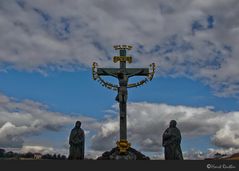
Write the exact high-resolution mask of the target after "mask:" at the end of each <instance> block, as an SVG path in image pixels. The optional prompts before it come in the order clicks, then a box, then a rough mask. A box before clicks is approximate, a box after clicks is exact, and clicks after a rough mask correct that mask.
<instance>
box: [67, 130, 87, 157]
mask: <svg viewBox="0 0 239 171" xmlns="http://www.w3.org/2000/svg"><path fill="white" fill-rule="evenodd" d="M69 144H70V155H69V159H71V160H83V159H84V153H85V133H84V131H83V129H81V128H76V127H75V128H73V129H72V130H71V134H70V139H69Z"/></svg>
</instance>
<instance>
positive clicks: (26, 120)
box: [0, 94, 99, 148]
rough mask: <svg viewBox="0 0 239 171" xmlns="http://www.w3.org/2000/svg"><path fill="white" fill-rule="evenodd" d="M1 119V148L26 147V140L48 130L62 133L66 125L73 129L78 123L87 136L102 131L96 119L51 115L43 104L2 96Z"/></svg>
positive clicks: (0, 101)
mask: <svg viewBox="0 0 239 171" xmlns="http://www.w3.org/2000/svg"><path fill="white" fill-rule="evenodd" d="M0 118H1V119H0V146H1V147H11V148H21V147H22V146H23V145H25V144H24V138H25V137H29V136H33V135H38V134H41V133H43V132H44V131H47V130H48V131H55V132H59V131H61V130H62V128H64V127H65V126H66V125H72V126H74V123H75V122H76V120H81V121H82V122H83V123H84V128H85V129H86V132H88V131H89V130H90V131H94V130H95V129H97V128H98V127H99V124H98V123H97V122H96V120H95V119H94V118H90V117H84V116H70V115H65V114H62V113H58V112H51V111H49V110H48V108H47V106H45V105H43V104H41V103H38V102H34V101H31V100H23V101H17V100H15V99H13V98H9V97H7V96H4V95H1V94H0ZM67 136H68V135H66V139H67Z"/></svg>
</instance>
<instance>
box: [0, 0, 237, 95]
mask: <svg viewBox="0 0 239 171" xmlns="http://www.w3.org/2000/svg"><path fill="white" fill-rule="evenodd" d="M0 6H1V8H0V14H1V15H0V24H1V28H0V36H1V40H0V70H3V71H5V70H6V69H7V68H17V69H24V70H37V71H41V72H44V69H45V68H47V69H49V68H50V69H65V70H72V69H76V68H77V69H78V68H80V67H90V66H91V64H92V62H93V61H97V62H99V63H100V65H101V66H106V65H107V66H110V65H113V64H112V61H111V59H110V60H109V58H111V56H113V55H114V52H113V50H112V48H111V46H112V45H114V44H122V43H124V44H132V45H134V46H135V48H134V50H133V51H132V53H133V56H135V63H134V64H133V65H148V64H149V61H150V62H156V64H158V66H159V70H158V74H159V75H171V76H178V75H184V76H187V77H190V78H193V79H195V78H196V79H201V80H203V82H204V83H206V84H208V85H209V86H211V87H212V88H213V90H214V91H215V94H216V95H219V96H238V91H239V85H238V82H239V78H238V75H239V70H238V68H237V66H238V61H239V60H238V53H239V50H238V48H237V47H236V45H237V44H238V43H239V38H238V36H237V35H238V32H239V22H238V20H237V16H238V6H239V2H238V1H237V0H227V1H225V0H207V1H206V2H205V1H204V0H180V1H178V0H173V1H167V0H148V1H143V0H140V1H139V0H132V1H127V0H116V1H114V2H111V1H106V0H98V1H92V0H51V2H49V1H47V0H41V1H30V0H16V1H14V0H8V1H1V2H0ZM210 17H211V18H210ZM192 26H193V27H192Z"/></svg>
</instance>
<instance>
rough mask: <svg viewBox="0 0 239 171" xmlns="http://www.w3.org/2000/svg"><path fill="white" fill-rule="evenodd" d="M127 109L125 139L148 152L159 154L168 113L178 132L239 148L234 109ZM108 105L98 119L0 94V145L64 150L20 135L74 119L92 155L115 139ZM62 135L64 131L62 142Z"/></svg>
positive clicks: (142, 105) (113, 113)
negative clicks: (60, 111)
mask: <svg viewBox="0 0 239 171" xmlns="http://www.w3.org/2000/svg"><path fill="white" fill-rule="evenodd" d="M127 110H128V139H129V141H130V142H131V143H132V145H133V147H134V148H136V149H138V150H140V151H142V152H149V153H152V154H153V158H155V159H159V158H162V144H161V142H162V138H161V137H162V133H163V131H164V130H165V129H166V128H167V127H168V124H169V121H170V120H172V119H175V120H177V122H178V127H179V129H180V130H181V133H182V137H183V138H186V137H198V136H205V135H206V136H210V137H211V143H213V144H214V145H216V146H218V147H221V148H222V149H221V150H225V153H226V154H229V152H230V151H231V152H232V151H235V150H237V149H239V136H238V125H239V123H238V122H239V118H238V117H239V112H237V111H234V112H227V113H225V112H220V111H214V108H213V107H211V106H208V107H189V106H182V105H178V106H173V105H167V104H157V103H147V102H139V103H129V104H128V109H127ZM108 111H109V112H110V114H109V115H107V117H105V118H104V119H102V120H97V119H95V118H91V117H83V116H70V115H65V114H62V113H58V112H52V111H50V110H48V108H47V106H45V105H43V104H41V103H38V102H34V101H31V100H23V101H17V100H16V99H13V98H10V97H7V96H4V95H0V117H1V120H0V147H1V148H6V149H9V148H16V149H18V151H19V150H20V151H22V152H25V151H34V152H35V151H36V152H43V153H47V152H49V153H53V152H59V153H63V154H66V155H67V154H68V148H69V146H66V147H64V148H63V147H62V149H60V148H59V147H55V146H54V142H52V143H51V146H48V147H44V146H41V145H39V144H34V143H33V144H25V143H24V138H25V137H30V136H33V135H38V134H41V133H43V132H44V131H46V130H50V131H55V132H56V133H58V132H60V131H61V130H62V129H63V128H64V126H66V125H69V124H71V125H72V124H74V122H75V121H76V120H78V119H79V120H81V121H82V123H83V124H84V129H85V132H86V136H87V150H86V156H88V157H93V158H96V157H97V156H99V155H100V154H101V153H102V152H104V151H106V150H110V149H111V148H113V147H115V146H116V144H115V142H116V141H117V140H119V121H118V114H117V113H118V106H117V105H113V106H112V109H110V110H108ZM67 137H68V135H66V139H65V141H66V144H67ZM209 141H210V140H209ZM195 148H196V147H195ZM232 149H233V150H232ZM183 150H184V149H183ZM216 150H219V149H214V150H213V151H212V150H211V152H210V150H209V151H208V152H201V151H198V150H191V151H186V152H184V153H185V157H186V158H187V157H188V158H190V159H202V158H203V157H204V158H205V157H208V156H210V155H209V154H211V156H212V155H213V154H214V153H216ZM155 153H157V154H155ZM230 154H231V153H230Z"/></svg>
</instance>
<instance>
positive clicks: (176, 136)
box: [163, 127, 183, 160]
mask: <svg viewBox="0 0 239 171" xmlns="http://www.w3.org/2000/svg"><path fill="white" fill-rule="evenodd" d="M180 144H181V133H180V131H179V129H178V128H177V127H169V128H167V129H166V130H165V132H164V133H163V146H164V154H165V160H183V155H182V150H181V146H180Z"/></svg>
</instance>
